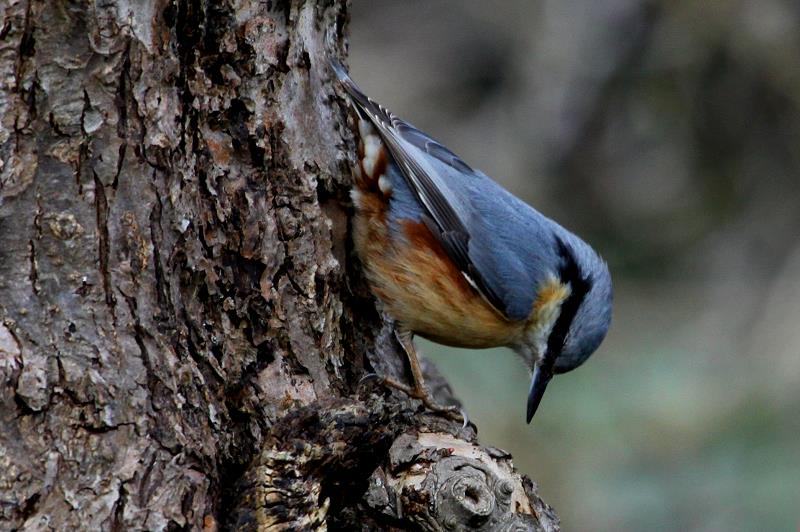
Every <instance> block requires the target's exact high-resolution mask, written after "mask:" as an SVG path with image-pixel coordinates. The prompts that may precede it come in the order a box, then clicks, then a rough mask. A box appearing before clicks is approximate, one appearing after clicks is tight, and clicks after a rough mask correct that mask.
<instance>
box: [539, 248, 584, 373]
mask: <svg viewBox="0 0 800 532" xmlns="http://www.w3.org/2000/svg"><path fill="white" fill-rule="evenodd" d="M556 252H557V254H558V257H559V260H560V262H561V264H560V265H559V268H558V276H559V278H560V280H561V282H562V283H565V284H566V283H569V286H570V294H569V296H568V297H567V299H565V300H564V302H563V303H562V304H561V312H560V313H559V315H558V319H556V322H555V324H554V325H553V329H552V330H551V331H550V336H549V337H548V338H547V352H546V353H545V358H544V361H543V364H542V365H543V366H544V367H546V368H549V369H552V367H553V364H554V363H555V360H556V357H558V355H559V353H561V349H562V348H563V347H564V342H565V340H566V339H567V333H568V332H569V328H570V326H571V325H572V320H574V319H575V315H576V314H577V313H578V309H579V308H580V306H581V303H582V302H583V300H584V298H585V297H586V294H588V293H589V290H591V289H592V280H591V278H587V277H584V276H583V275H582V273H581V270H580V267H578V263H577V261H576V260H575V255H574V254H573V252H572V250H571V249H570V248H569V247H568V246H567V245H566V244H565V243H564V241H563V240H561V239H560V238H558V237H556Z"/></svg>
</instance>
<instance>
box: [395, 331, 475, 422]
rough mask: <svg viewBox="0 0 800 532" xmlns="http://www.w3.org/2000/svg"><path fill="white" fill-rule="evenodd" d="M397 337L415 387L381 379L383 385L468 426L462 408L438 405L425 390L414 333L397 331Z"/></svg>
mask: <svg viewBox="0 0 800 532" xmlns="http://www.w3.org/2000/svg"><path fill="white" fill-rule="evenodd" d="M395 336H396V337H397V341H398V342H400V345H401V346H403V350H404V351H405V352H406V356H407V357H408V363H409V365H410V366H411V375H412V377H413V378H414V387H413V388H412V387H410V386H406V385H405V384H401V383H399V382H397V381H395V380H393V379H389V378H386V377H383V378H382V379H381V380H382V381H383V383H384V384H385V385H386V386H390V387H392V388H395V389H397V390H400V391H401V392H403V393H405V394H406V395H408V396H410V397H413V398H415V399H419V400H420V401H422V404H423V405H425V407H426V408H427V409H428V410H431V411H432V412H436V413H437V414H444V415H446V416H448V417H450V418H453V419H463V420H464V421H465V424H466V420H467V418H466V415H465V414H464V413H463V412H462V411H461V409H460V408H458V407H455V406H441V405H438V404H436V402H435V401H434V399H433V397H431V396H430V394H429V393H428V390H427V389H426V388H425V378H424V377H423V376H422V366H421V365H420V363H419V359H418V358H417V350H416V349H415V348H414V342H413V340H412V333H410V332H408V331H404V330H396V331H395Z"/></svg>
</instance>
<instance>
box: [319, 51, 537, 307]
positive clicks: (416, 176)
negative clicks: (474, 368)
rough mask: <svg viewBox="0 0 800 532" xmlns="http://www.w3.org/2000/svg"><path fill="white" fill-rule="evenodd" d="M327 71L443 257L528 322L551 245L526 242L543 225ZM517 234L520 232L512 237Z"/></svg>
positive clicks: (515, 201)
mask: <svg viewBox="0 0 800 532" xmlns="http://www.w3.org/2000/svg"><path fill="white" fill-rule="evenodd" d="M332 66H333V69H334V71H335V72H336V74H337V76H338V77H339V80H340V82H341V83H342V85H343V86H344V88H345V89H346V90H347V92H348V93H349V94H350V96H351V98H352V99H353V101H354V103H355V104H356V106H357V108H358V109H359V110H360V112H361V113H363V114H365V115H366V116H367V117H368V118H369V119H370V121H371V122H372V123H373V124H374V125H375V127H376V129H377V130H378V133H379V134H380V136H381V138H382V139H383V141H384V143H385V144H386V146H387V148H388V150H389V153H390V154H391V156H392V158H393V160H394V162H395V163H396V164H397V165H398V166H399V168H400V170H401V172H402V175H403V177H404V178H405V182H406V184H407V185H408V188H409V189H410V191H411V192H412V194H413V195H414V196H415V197H416V199H417V201H418V202H419V203H420V204H421V205H422V206H423V208H424V211H425V212H424V214H423V216H422V217H421V218H422V220H423V221H424V222H425V223H426V225H428V227H429V229H431V231H432V232H433V233H434V234H435V235H436V237H437V238H438V239H439V241H440V242H441V244H442V246H443V247H444V249H445V251H446V252H447V254H448V257H450V259H451V260H452V261H453V262H454V263H455V264H456V265H457V266H458V268H459V269H460V270H461V272H462V273H463V274H464V275H465V277H466V278H467V279H468V280H469V281H470V282H471V283H472V284H473V286H474V287H475V288H476V289H477V290H478V291H479V292H480V293H481V294H482V295H483V297H484V298H485V299H486V300H487V301H488V302H489V303H490V304H491V305H492V306H493V307H494V308H495V309H497V310H498V311H499V312H500V313H501V314H503V315H504V316H506V317H507V318H508V319H511V320H521V319H525V318H526V317H527V316H528V315H529V314H530V311H531V309H532V307H533V300H534V297H535V294H536V285H537V284H538V283H539V282H540V281H541V278H542V275H543V273H544V269H543V264H545V263H546V261H545V259H544V255H543V254H544V253H547V252H548V251H547V249H546V248H547V247H549V246H545V247H542V249H535V247H531V246H530V242H528V241H527V239H526V238H525V237H526V236H532V235H534V234H540V231H539V230H540V229H541V228H540V227H537V224H545V223H547V222H548V221H547V220H546V219H545V218H544V217H543V216H541V215H539V214H538V213H537V212H536V211H534V210H533V209H531V208H530V207H529V206H527V205H526V204H524V203H523V202H521V201H520V200H518V199H517V198H515V197H514V196H513V195H511V194H510V193H508V192H507V191H506V190H505V189H503V188H502V187H500V186H499V185H497V184H496V183H495V182H494V181H492V180H491V179H490V178H488V177H487V176H486V175H484V174H483V173H481V172H479V171H476V170H474V169H472V168H471V167H470V166H469V165H467V164H466V163H465V162H464V161H463V160H461V158H459V157H458V156H457V155H455V154H454V153H453V152H452V151H450V150H449V149H447V148H446V147H445V146H443V145H442V144H441V143H439V142H437V141H436V140H434V139H432V138H431V137H429V136H428V135H426V134H425V133H423V132H422V131H420V130H419V129H417V128H415V127H414V126H412V125H411V124H409V123H407V122H405V121H403V120H401V119H399V118H397V117H396V116H394V115H393V114H392V113H391V112H389V111H388V110H387V109H385V108H383V107H382V106H380V105H379V104H378V103H376V102H374V101H373V100H371V99H370V98H368V97H367V96H366V95H365V94H364V93H363V92H361V90H360V89H359V88H358V86H356V84H355V82H353V81H352V79H350V77H349V75H348V74H347V72H346V71H345V70H344V67H342V66H341V65H339V64H338V63H335V62H332ZM512 228H513V232H512V231H510V230H511V229H512ZM520 229H521V230H522V231H523V233H524V234H516V233H517V232H518V231H520ZM528 230H529V231H530V232H528Z"/></svg>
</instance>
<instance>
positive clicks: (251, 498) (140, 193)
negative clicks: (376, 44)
mask: <svg viewBox="0 0 800 532" xmlns="http://www.w3.org/2000/svg"><path fill="white" fill-rule="evenodd" d="M346 7H347V6H346V3H345V2H344V1H338V0H337V1H333V0H331V1H327V2H319V3H315V2H302V1H293V2H288V1H267V2H263V1H261V2H258V1H255V0H252V1H251V0H225V1H213V2H212V1H207V0H141V1H137V2H133V1H126V0H105V1H99V0H96V1H94V2H89V1H67V0H6V1H5V2H4V3H3V5H2V6H0V84H1V85H0V379H1V380H0V401H2V406H0V529H4V530H5V529H28V530H39V529H42V530H44V529H54V530H70V529H72V530H75V529H98V530H99V529H103V530H128V529H147V530H161V529H174V528H187V529H206V530H215V529H218V528H245V529H257V528H260V529H276V530H282V529H286V530H294V529H324V528H326V527H327V528H331V529H353V528H356V529H361V528H363V529H370V528H381V529H407V528H421V529H426V530H440V529H444V528H453V529H457V528H464V527H471V528H474V529H484V530H488V529H494V528H498V527H501V526H502V527H512V526H513V527H521V528H522V529H527V528H530V529H544V530H556V529H557V518H556V517H555V515H554V514H553V512H552V510H551V509H550V508H549V507H547V506H546V505H545V504H544V503H543V502H542V501H541V500H540V499H539V498H538V496H537V495H536V492H535V489H534V487H533V485H532V483H531V482H530V480H528V479H527V478H525V477H522V476H520V475H519V474H518V473H517V472H515V471H514V470H513V467H512V466H511V463H510V460H509V458H510V457H509V456H507V455H506V454H505V453H503V452H502V451H498V450H496V449H490V448H483V447H480V446H479V445H478V444H477V443H476V432H475V430H474V428H473V427H469V428H467V429H464V430H462V429H461V428H460V426H459V425H458V424H455V423H452V422H450V421H446V420H444V419H441V418H439V417H436V416H433V415H429V414H426V413H425V412H424V411H423V410H422V409H421V408H420V406H419V404H418V403H417V402H415V401H410V400H409V399H407V398H405V397H403V396H400V395H397V394H394V393H390V392H388V391H385V390H382V389H380V388H376V387H375V386H374V385H370V384H369V383H361V384H360V383H359V381H360V379H361V378H362V377H363V376H364V374H365V373H368V372H371V371H375V372H377V373H381V374H387V375H392V376H395V377H397V378H400V379H407V376H406V374H405V366H404V358H403V356H402V353H401V351H400V350H399V347H398V346H397V344H396V342H395V341H394V338H393V336H392V334H391V331H392V326H391V323H389V322H388V321H385V320H384V319H382V317H381V314H380V312H379V310H378V309H376V306H375V302H374V300H373V298H372V297H371V295H370V293H369V291H368V288H367V286H366V285H365V283H364V281H363V279H362V277H361V275H360V271H359V265H358V262H357V260H356V259H355V258H354V257H353V256H352V252H351V249H350V246H349V241H348V237H347V235H348V207H347V205H348V199H347V198H348V185H349V182H350V173H349V170H348V169H349V167H350V164H351V163H352V157H353V155H352V153H353V152H354V138H353V134H352V132H351V129H350V128H351V126H352V124H348V121H347V113H346V106H345V105H344V103H343V101H342V100H341V99H339V98H338V97H337V95H336V92H335V88H334V85H333V83H332V76H331V74H330V73H329V72H328V70H327V67H326V62H325V60H324V58H325V57H326V55H329V54H335V55H337V56H341V50H340V49H339V48H340V47H341V42H342V40H343V38H344V37H343V30H344V26H345V25H346V21H347V11H346ZM431 378H433V379H435V376H434V375H432V376H431ZM433 382H436V381H435V380H434V381H433ZM440 388H441V389H442V390H443V391H444V392H446V386H443V385H441V382H440ZM440 397H441V396H440ZM440 400H445V397H441V399H440Z"/></svg>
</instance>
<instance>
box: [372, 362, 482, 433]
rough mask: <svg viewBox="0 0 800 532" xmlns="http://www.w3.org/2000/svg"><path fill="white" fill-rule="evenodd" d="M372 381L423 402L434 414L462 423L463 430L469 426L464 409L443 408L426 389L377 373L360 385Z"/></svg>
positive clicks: (455, 407) (454, 407)
mask: <svg viewBox="0 0 800 532" xmlns="http://www.w3.org/2000/svg"><path fill="white" fill-rule="evenodd" d="M370 380H375V381H376V382H378V383H379V384H380V385H382V386H388V387H389V388H394V389H395V390H399V391H401V392H403V393H404V394H406V395H407V396H409V397H411V398H413V399H417V400H419V401H421V402H422V404H423V405H424V406H425V408H427V409H428V410H430V411H431V412H433V413H434V414H438V415H440V416H443V417H446V418H448V419H452V420H453V421H462V422H463V425H462V428H466V426H467V425H468V424H469V418H468V417H467V413H466V411H464V409H463V408H459V407H457V406H442V405H440V404H438V403H436V401H435V400H434V399H433V397H431V395H430V394H429V393H428V391H427V390H426V389H425V388H424V387H414V386H408V385H406V384H403V383H402V382H398V381H396V380H394V379H390V378H389V377H381V376H380V375H378V374H376V373H368V374H367V375H365V376H364V377H362V378H361V380H360V381H359V384H361V383H364V382H367V381H370Z"/></svg>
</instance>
